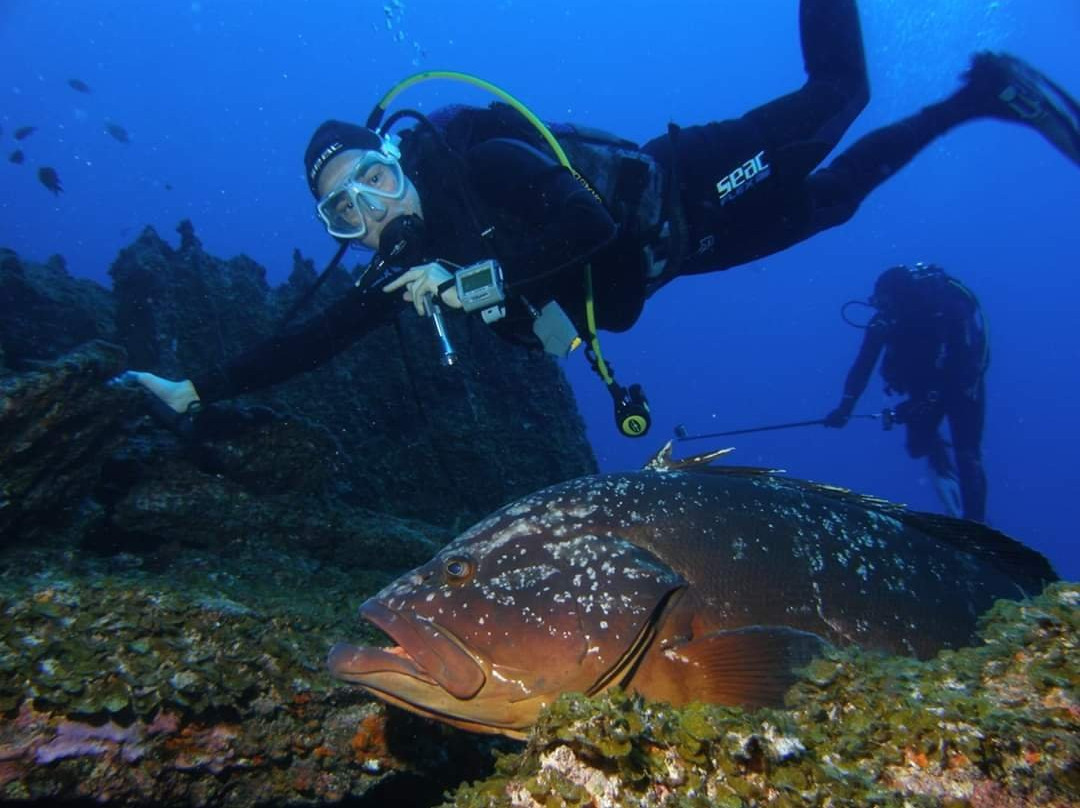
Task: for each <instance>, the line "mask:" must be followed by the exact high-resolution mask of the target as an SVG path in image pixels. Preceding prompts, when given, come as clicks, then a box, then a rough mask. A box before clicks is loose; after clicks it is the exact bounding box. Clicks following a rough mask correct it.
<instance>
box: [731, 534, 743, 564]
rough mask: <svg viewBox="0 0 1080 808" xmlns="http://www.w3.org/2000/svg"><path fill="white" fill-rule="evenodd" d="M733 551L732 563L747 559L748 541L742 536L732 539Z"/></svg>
mask: <svg viewBox="0 0 1080 808" xmlns="http://www.w3.org/2000/svg"><path fill="white" fill-rule="evenodd" d="M731 550H732V554H731V560H732V561H742V560H743V559H744V558H746V541H745V540H744V539H743V538H742V536H736V537H735V538H734V539H732V541H731Z"/></svg>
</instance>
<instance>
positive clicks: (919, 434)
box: [825, 264, 990, 522]
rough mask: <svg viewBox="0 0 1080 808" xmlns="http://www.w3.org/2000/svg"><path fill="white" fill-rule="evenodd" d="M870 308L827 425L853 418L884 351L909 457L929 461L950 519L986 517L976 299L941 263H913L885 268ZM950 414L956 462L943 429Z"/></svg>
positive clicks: (984, 361) (982, 354)
mask: <svg viewBox="0 0 1080 808" xmlns="http://www.w3.org/2000/svg"><path fill="white" fill-rule="evenodd" d="M870 305H871V306H873V307H874V308H875V309H877V311H876V313H875V314H874V316H873V317H872V318H871V320H870V322H869V323H868V324H867V325H866V334H865V336H864V337H863V341H862V346H861V347H860V348H859V353H858V355H857V356H856V357H855V361H854V363H853V364H852V366H851V369H850V370H849V371H848V374H847V379H846V380H845V381H844V393H843V397H842V398H841V400H840V404H839V405H838V406H837V407H836V408H835V409H833V410H832V412H830V413H829V414H828V415H827V416H826V417H825V426H827V427H834V428H836V427H842V426H844V425H845V424H846V423H847V422H848V419H850V418H851V413H852V410H853V408H854V407H855V403H856V401H858V399H859V396H860V395H862V392H863V390H865V389H866V384H867V382H868V381H869V379H870V374H871V372H872V371H873V370H874V365H875V364H877V360H878V357H879V356H880V355H881V354H882V351H884V354H885V355H884V358H883V359H882V362H881V375H882V378H883V379H884V380H885V392H886V393H888V394H890V395H891V394H900V395H906V396H907V399H906V400H905V401H903V402H902V403H901V404H900V405H899V406H897V407H896V409H895V410H894V411H893V412H894V416H893V419H894V420H895V421H896V422H897V423H901V424H904V425H906V426H907V452H908V454H909V455H910V456H911V457H914V458H919V457H925V458H926V462H927V465H928V466H929V468H930V471H931V473H932V474H933V476H934V482H935V486H936V488H937V490H938V494H939V495H940V496H941V499H942V501H943V503H944V504H945V507H946V510H948V511H949V513H950V514H951V515H952V516H960V515H962V516H963V517H964V518H966V519H975V520H977V521H980V522H982V521H985V519H986V474H985V472H984V471H983V466H982V450H981V448H980V444H981V443H982V432H983V422H984V418H985V411H986V381H985V379H986V369H987V367H988V366H989V362H990V353H989V345H988V342H987V337H986V328H985V323H984V321H983V317H982V311H981V309H980V307H979V303H978V300H977V299H976V297H975V295H974V294H972V292H971V290H969V289H968V288H967V287H966V286H964V285H963V284H962V283H960V282H959V281H958V280H956V279H955V278H951V277H949V276H948V275H947V274H945V272H944V271H943V270H942V269H941V268H940V267H937V266H934V265H932V264H930V265H926V264H916V265H915V266H914V267H911V268H909V267H906V266H898V267H892V268H890V269H887V270H885V271H884V272H883V273H882V274H881V275H880V276H879V277H878V279H877V282H876V283H875V284H874V294H873V296H872V297H871V298H870ZM945 418H948V419H949V431H950V433H951V435H952V446H953V455H954V456H955V458H956V463H955V465H954V464H953V462H952V461H951V460H950V459H949V452H948V447H947V445H946V443H945V441H944V440H943V439H942V437H941V434H940V433H939V431H938V427H939V426H940V425H941V422H942V421H943V420H944V419H945ZM957 484H959V500H960V501H959V502H957V501H956V500H957V496H956V493H957V492H956V487H957Z"/></svg>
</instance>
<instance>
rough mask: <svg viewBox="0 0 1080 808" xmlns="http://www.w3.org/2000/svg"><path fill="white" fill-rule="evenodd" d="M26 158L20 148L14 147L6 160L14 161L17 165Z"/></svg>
mask: <svg viewBox="0 0 1080 808" xmlns="http://www.w3.org/2000/svg"><path fill="white" fill-rule="evenodd" d="M25 159H26V155H24V154H23V152H22V149H16V150H15V151H13V152H12V153H11V154H10V155H8V162H10V163H15V164H17V165H20V164H22V162H23V161H24V160H25Z"/></svg>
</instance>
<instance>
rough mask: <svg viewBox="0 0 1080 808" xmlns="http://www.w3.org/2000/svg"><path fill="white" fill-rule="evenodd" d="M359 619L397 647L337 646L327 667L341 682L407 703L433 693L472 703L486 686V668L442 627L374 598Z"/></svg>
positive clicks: (332, 651)
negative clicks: (442, 691) (434, 690)
mask: <svg viewBox="0 0 1080 808" xmlns="http://www.w3.org/2000/svg"><path fill="white" fill-rule="evenodd" d="M360 616H361V617H363V618H364V619H366V620H367V621H369V622H370V623H373V624H374V625H375V626H377V627H378V628H380V629H381V630H382V631H384V632H386V634H388V635H390V638H391V639H392V640H393V641H394V642H396V643H397V644H398V645H397V647H395V648H375V647H371V646H356V645H348V644H347V643H338V644H337V645H335V646H334V647H333V648H331V649H330V654H329V656H328V657H327V660H326V664H327V667H329V669H330V672H331V673H332V674H333V675H334V676H336V677H338V678H339V679H344V680H345V681H347V682H354V683H355V684H358V685H361V686H363V687H366V688H368V689H371V690H374V691H377V692H379V693H381V694H386V695H389V696H392V697H395V698H396V699H400V700H403V701H406V702H412V701H413V698H411V697H410V696H411V695H412V696H415V695H416V694H419V693H421V692H425V691H427V692H430V689H431V688H440V689H442V690H445V691H446V692H447V693H449V694H450V695H452V696H454V697H455V698H458V699H469V698H472V697H473V696H475V695H476V694H477V692H479V690H480V688H481V687H483V685H484V680H485V678H486V677H485V674H484V671H483V669H482V668H481V667H480V665H479V664H478V663H477V661H476V660H475V659H474V658H473V657H472V655H471V654H469V652H468V651H467V650H466V649H465V648H464V646H463V645H462V643H461V641H460V640H459V639H458V638H457V637H455V636H454V635H453V634H451V633H450V632H449V631H447V630H446V629H444V628H442V627H441V626H439V625H437V624H435V623H433V622H431V621H428V620H423V619H421V618H417V617H416V616H408V617H406V616H403V615H402V614H400V613H399V612H396V611H394V610H393V609H391V608H389V607H388V606H386V605H384V604H382V603H379V602H378V601H377V600H375V599H374V598H372V599H371V600H368V601H365V603H364V604H363V605H362V606H361V607H360Z"/></svg>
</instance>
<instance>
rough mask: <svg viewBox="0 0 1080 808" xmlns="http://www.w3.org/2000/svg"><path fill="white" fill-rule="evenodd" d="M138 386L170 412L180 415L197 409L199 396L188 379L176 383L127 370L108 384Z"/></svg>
mask: <svg viewBox="0 0 1080 808" xmlns="http://www.w3.org/2000/svg"><path fill="white" fill-rule="evenodd" d="M131 383H136V384H140V385H142V386H143V387H145V388H146V389H147V390H149V391H150V392H151V393H153V394H154V396H155V397H156V398H157V399H158V400H159V401H160V402H161V403H163V404H164V405H165V406H167V407H168V408H169V409H170V410H172V411H173V412H175V413H178V414H180V415H184V414H185V413H187V412H189V411H192V410H194V409H198V406H199V403H200V402H199V394H198V392H196V390H195V385H193V384H192V383H191V380H190V379H182V380H180V381H178V382H174V381H171V380H169V379H163V378H161V377H160V376H155V375H154V374H153V373H146V372H144V371H140V370H127V371H124V372H123V373H121V374H120V375H119V376H116V377H115V378H113V379H111V380H110V381H109V384H131Z"/></svg>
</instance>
